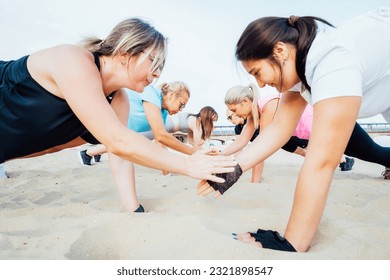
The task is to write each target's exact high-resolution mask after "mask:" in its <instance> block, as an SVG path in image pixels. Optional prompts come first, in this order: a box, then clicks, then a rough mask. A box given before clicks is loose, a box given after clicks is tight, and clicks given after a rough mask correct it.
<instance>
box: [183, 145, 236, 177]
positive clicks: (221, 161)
mask: <svg viewBox="0 0 390 280" xmlns="http://www.w3.org/2000/svg"><path fill="white" fill-rule="evenodd" d="M210 154H213V152H212V150H211V149H203V150H200V151H197V152H195V153H194V154H192V155H191V156H189V157H188V158H187V159H186V175H188V176H190V177H193V178H198V179H205V180H208V182H217V183H223V182H224V181H225V180H224V177H223V176H222V175H217V174H219V173H223V174H230V172H233V171H234V170H235V167H236V166H237V161H236V160H235V159H234V157H233V156H212V155H210Z"/></svg>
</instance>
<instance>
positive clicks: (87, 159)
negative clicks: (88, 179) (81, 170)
mask: <svg viewBox="0 0 390 280" xmlns="http://www.w3.org/2000/svg"><path fill="white" fill-rule="evenodd" d="M78 156H79V160H80V163H81V164H84V165H91V160H92V157H91V156H89V155H87V150H83V151H79V152H78Z"/></svg>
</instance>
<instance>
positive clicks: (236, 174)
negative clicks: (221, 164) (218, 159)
mask: <svg viewBox="0 0 390 280" xmlns="http://www.w3.org/2000/svg"><path fill="white" fill-rule="evenodd" d="M241 175H242V169H241V166H240V165H239V164H237V165H236V166H235V167H234V171H233V172H230V173H223V174H217V176H218V177H221V178H223V179H224V180H225V181H224V182H216V181H215V182H213V181H210V180H208V181H205V180H202V181H201V182H200V183H199V184H198V194H199V195H202V196H206V195H208V194H210V193H211V192H213V191H216V192H217V193H216V194H215V198H217V197H219V196H220V195H221V194H223V193H224V192H226V191H227V190H228V189H229V188H230V187H231V186H233V185H234V183H236V182H237V181H238V179H240V176H241Z"/></svg>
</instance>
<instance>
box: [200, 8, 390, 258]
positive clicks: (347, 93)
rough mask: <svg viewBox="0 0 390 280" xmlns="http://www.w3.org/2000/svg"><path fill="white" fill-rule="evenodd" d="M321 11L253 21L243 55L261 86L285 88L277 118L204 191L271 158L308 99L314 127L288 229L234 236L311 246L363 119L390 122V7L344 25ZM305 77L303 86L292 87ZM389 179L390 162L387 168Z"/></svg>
mask: <svg viewBox="0 0 390 280" xmlns="http://www.w3.org/2000/svg"><path fill="white" fill-rule="evenodd" d="M318 22H321V23H324V24H326V25H330V24H329V23H328V22H327V21H325V20H323V19H321V18H317V17H306V16H305V17H297V16H291V17H289V18H281V17H265V18H260V19H257V20H255V21H253V22H252V23H250V24H249V25H248V27H247V28H246V29H245V31H244V32H243V34H242V35H241V37H240V39H239V41H238V43H237V46H236V58H237V59H238V60H239V61H240V62H241V63H242V65H243V67H244V68H245V70H246V71H247V72H248V73H249V74H250V75H252V76H254V77H255V79H256V81H257V83H258V85H259V86H260V87H264V86H265V85H269V86H272V87H275V88H276V89H277V90H278V91H279V92H281V93H282V94H281V96H282V98H281V100H280V104H279V108H278V110H277V112H276V114H275V117H274V120H273V121H272V123H271V124H270V125H269V126H268V127H267V128H266V129H265V130H264V131H263V132H262V133H261V134H260V135H259V136H258V137H257V138H256V140H255V141H254V142H253V144H252V145H251V146H250V147H248V148H247V149H246V150H245V151H243V152H242V153H241V154H239V155H238V156H237V158H236V159H237V161H238V163H239V166H240V167H241V168H236V170H235V172H233V173H231V174H224V176H223V177H225V178H226V179H227V180H226V182H225V183H224V184H214V183H213V182H205V181H202V182H201V183H200V184H199V186H198V191H199V193H200V194H203V195H206V194H208V193H211V192H212V191H213V190H216V191H218V190H220V189H221V190H226V189H227V188H229V187H230V186H231V185H233V184H234V183H235V182H236V181H237V180H238V178H239V177H240V175H241V174H242V171H246V170H248V169H250V168H251V167H252V166H254V165H255V164H257V163H259V162H261V161H264V160H265V159H266V158H267V157H269V156H270V155H272V154H273V153H274V152H275V151H276V150H278V149H279V148H280V147H281V146H282V145H283V144H284V143H285V142H286V141H287V140H288V138H289V137H290V136H291V135H292V133H293V131H294V129H295V127H296V126H297V123H298V121H299V119H300V116H301V114H302V112H303V111H304V109H305V107H306V105H307V103H308V102H309V103H311V104H312V105H313V108H314V110H313V128H312V133H311V137H310V142H309V145H308V147H307V152H306V157H305V160H304V163H303V166H302V168H301V171H300V173H299V176H298V180H297V185H296V190H295V198H294V205H293V209H292V212H291V216H290V219H289V222H288V225H287V228H286V231H285V234H284V237H282V236H280V235H279V234H278V233H277V232H276V231H271V230H261V229H259V230H258V231H257V232H256V233H243V234H239V235H235V237H236V238H238V239H240V240H242V241H245V242H249V243H255V242H256V244H257V245H260V244H261V246H262V247H264V248H270V249H275V250H284V251H298V252H305V251H307V250H308V249H309V247H310V244H311V242H312V240H313V237H314V235H315V233H316V231H317V228H318V225H319V223H320V220H321V216H322V213H323V211H324V208H325V204H326V200H327V196H328V193H329V187H330V184H331V182H332V178H333V174H334V171H335V169H336V167H337V166H338V164H339V160H340V157H341V156H342V154H343V152H344V150H345V147H346V145H347V142H348V139H349V138H350V136H351V132H352V130H353V128H354V125H355V122H356V119H357V118H365V117H370V116H374V115H377V114H382V115H383V117H384V118H385V119H386V120H387V121H388V122H389V121H390V98H389V96H390V95H389V93H390V36H389V34H390V8H382V9H379V10H377V11H372V12H370V13H367V14H365V15H363V16H360V17H357V18H355V19H353V20H350V21H348V22H346V23H345V24H343V25H341V26H340V27H337V28H333V27H331V26H328V27H326V28H323V30H319V29H318V25H317V23H318ZM299 83H302V86H301V87H300V90H299V91H297V90H295V89H293V90H291V89H292V88H293V87H294V86H295V85H297V84H299ZM384 176H385V179H390V168H389V167H387V168H386V170H385V172H384Z"/></svg>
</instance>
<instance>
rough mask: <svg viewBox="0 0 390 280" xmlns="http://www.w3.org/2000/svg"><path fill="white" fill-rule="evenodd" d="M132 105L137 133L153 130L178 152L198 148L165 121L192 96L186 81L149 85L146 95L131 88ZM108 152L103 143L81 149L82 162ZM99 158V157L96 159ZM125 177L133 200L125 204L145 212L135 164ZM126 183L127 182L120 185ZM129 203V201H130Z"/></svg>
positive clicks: (130, 120)
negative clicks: (167, 127) (138, 196)
mask: <svg viewBox="0 0 390 280" xmlns="http://www.w3.org/2000/svg"><path fill="white" fill-rule="evenodd" d="M127 94H128V98H129V104H130V114H129V118H128V127H129V128H130V129H131V130H134V131H136V132H145V131H150V130H152V131H153V134H154V139H155V141H156V142H158V143H160V144H162V145H164V146H167V147H169V148H171V149H173V150H176V151H178V152H182V153H184V154H187V155H191V154H192V153H194V152H195V151H196V149H195V148H193V147H191V146H189V145H186V144H184V143H182V142H180V141H179V140H178V139H176V138H175V137H174V136H173V135H172V134H170V133H169V132H167V131H166V130H165V126H164V123H165V120H166V118H167V115H168V114H176V113H178V112H179V111H181V110H182V109H184V107H185V105H186V104H187V102H188V100H189V98H190V90H189V89H188V86H187V85H186V84H185V83H183V82H179V81H176V82H171V83H164V84H162V85H160V86H159V87H155V86H148V87H146V88H145V90H144V92H143V93H142V94H139V93H136V92H134V91H128V92H127ZM105 152H106V148H105V146H103V145H97V146H95V147H92V148H90V149H87V150H83V151H80V152H79V157H80V162H81V163H82V164H84V165H91V159H92V157H95V159H96V158H97V157H99V155H101V154H103V153H105ZM95 161H96V160H95ZM123 173H124V174H123V176H118V177H120V178H121V179H120V180H126V181H127V182H126V184H125V185H128V186H130V187H129V188H127V189H126V190H124V191H127V192H129V193H128V194H129V195H128V196H130V197H131V198H132V199H131V200H128V201H127V202H124V203H125V206H126V207H127V208H128V209H130V210H133V211H135V212H144V208H143V207H142V205H141V204H139V202H138V198H137V194H136V190H135V172H134V165H133V164H132V167H131V168H130V172H128V170H123ZM117 185H123V184H119V183H118V184H117ZM126 203H127V204H126Z"/></svg>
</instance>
